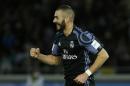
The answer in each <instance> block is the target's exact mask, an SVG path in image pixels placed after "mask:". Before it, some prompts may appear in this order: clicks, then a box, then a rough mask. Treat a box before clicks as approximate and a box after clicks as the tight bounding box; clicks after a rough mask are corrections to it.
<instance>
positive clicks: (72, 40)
mask: <svg viewBox="0 0 130 86" xmlns="http://www.w3.org/2000/svg"><path fill="white" fill-rule="evenodd" d="M74 16H75V14H74V11H73V9H72V8H71V7H70V6H68V5H62V6H60V7H59V8H58V9H57V10H56V11H55V14H54V20H53V22H54V23H55V24H56V27H57V30H58V32H57V34H56V37H55V41H54V43H53V47H52V54H51V55H44V54H41V53H40V50H39V48H32V49H31V50H30V55H31V56H32V57H34V58H37V59H39V60H41V61H42V62H44V63H47V64H50V65H57V64H60V63H61V62H62V63H63V67H64V74H65V86H95V83H94V78H93V74H94V72H96V71H97V70H98V69H99V68H100V67H101V66H102V65H103V63H104V62H105V61H106V60H107V59H108V57H109V56H108V54H107V52H106V51H105V49H104V48H103V47H102V46H101V44H100V43H99V42H98V41H97V40H96V37H95V36H94V35H93V34H92V33H90V32H88V31H83V30H82V29H80V28H79V27H76V26H74ZM90 55H91V56H92V55H93V56H95V58H96V59H95V61H94V63H93V64H92V65H90V63H91V61H90Z"/></svg>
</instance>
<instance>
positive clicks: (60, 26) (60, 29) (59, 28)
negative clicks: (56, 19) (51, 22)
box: [56, 20, 65, 32]
mask: <svg viewBox="0 0 130 86" xmlns="http://www.w3.org/2000/svg"><path fill="white" fill-rule="evenodd" d="M56 26H57V30H58V31H59V32H63V30H64V28H65V21H64V20H63V21H62V23H61V24H58V23H57V24H56Z"/></svg>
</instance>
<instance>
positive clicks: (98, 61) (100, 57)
mask: <svg viewBox="0 0 130 86" xmlns="http://www.w3.org/2000/svg"><path fill="white" fill-rule="evenodd" d="M108 58H109V56H108V54H107V52H106V51H105V49H102V50H101V51H100V52H99V53H98V56H97V58H96V60H95V62H94V63H93V64H92V65H91V66H90V68H89V69H87V70H86V71H85V72H84V73H83V74H80V75H78V76H77V77H76V78H75V79H74V81H76V82H77V83H79V84H82V83H85V81H86V80H87V79H88V77H89V76H90V75H91V74H92V73H94V72H96V71H97V70H98V69H99V68H100V67H101V66H102V65H103V63H104V62H105V61H106V60H107V59H108ZM88 70H89V71H88Z"/></svg>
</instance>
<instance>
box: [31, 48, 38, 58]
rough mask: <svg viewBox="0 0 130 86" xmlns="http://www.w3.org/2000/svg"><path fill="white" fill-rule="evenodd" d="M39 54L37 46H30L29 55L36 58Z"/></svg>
mask: <svg viewBox="0 0 130 86" xmlns="http://www.w3.org/2000/svg"><path fill="white" fill-rule="evenodd" d="M39 54H40V49H39V48H31V49H30V56H32V57H35V58H37V57H38V56H39Z"/></svg>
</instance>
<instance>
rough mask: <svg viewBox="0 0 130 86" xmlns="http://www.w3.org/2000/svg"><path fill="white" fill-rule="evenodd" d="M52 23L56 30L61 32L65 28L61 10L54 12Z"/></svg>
mask: <svg viewBox="0 0 130 86" xmlns="http://www.w3.org/2000/svg"><path fill="white" fill-rule="evenodd" d="M53 23H55V24H56V28H57V30H61V29H63V28H64V27H65V18H64V13H63V11H62V10H57V11H56V12H55V14H54V20H53Z"/></svg>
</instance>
